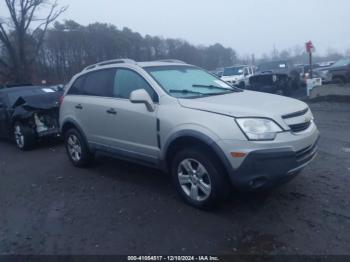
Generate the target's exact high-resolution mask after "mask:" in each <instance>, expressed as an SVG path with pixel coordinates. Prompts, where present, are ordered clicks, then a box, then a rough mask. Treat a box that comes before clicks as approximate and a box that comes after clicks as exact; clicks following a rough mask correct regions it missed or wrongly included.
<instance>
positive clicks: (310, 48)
mask: <svg viewBox="0 0 350 262" xmlns="http://www.w3.org/2000/svg"><path fill="white" fill-rule="evenodd" d="M314 50H315V47H314V45H313V43H312V42H311V41H309V42H307V43H306V52H307V53H308V54H309V65H310V78H311V79H313V68H312V53H313V52H314Z"/></svg>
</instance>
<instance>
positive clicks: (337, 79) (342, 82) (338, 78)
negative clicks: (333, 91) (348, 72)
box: [333, 76, 346, 85]
mask: <svg viewBox="0 0 350 262" xmlns="http://www.w3.org/2000/svg"><path fill="white" fill-rule="evenodd" d="M333 82H334V83H335V84H338V85H345V83H346V81H345V79H344V78H343V77H341V76H336V77H334V80H333Z"/></svg>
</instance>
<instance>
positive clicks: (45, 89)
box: [41, 88, 55, 93]
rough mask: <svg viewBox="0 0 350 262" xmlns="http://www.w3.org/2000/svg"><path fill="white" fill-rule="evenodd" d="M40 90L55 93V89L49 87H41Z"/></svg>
mask: <svg viewBox="0 0 350 262" xmlns="http://www.w3.org/2000/svg"><path fill="white" fill-rule="evenodd" d="M41 90H43V91H44V92H45V93H55V91H54V90H53V89H50V88H43V89H41Z"/></svg>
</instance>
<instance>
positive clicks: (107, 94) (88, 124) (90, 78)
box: [75, 69, 116, 146]
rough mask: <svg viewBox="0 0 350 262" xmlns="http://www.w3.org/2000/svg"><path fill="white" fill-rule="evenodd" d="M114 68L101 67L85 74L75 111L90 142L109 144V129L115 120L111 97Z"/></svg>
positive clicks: (96, 144) (98, 144) (99, 144)
mask: <svg viewBox="0 0 350 262" xmlns="http://www.w3.org/2000/svg"><path fill="white" fill-rule="evenodd" d="M115 71H116V70H115V69H102V70H98V71H93V72H91V73H88V74H86V76H85V79H84V82H83V87H82V95H81V96H79V99H78V100H76V105H75V111H76V115H77V118H78V119H79V121H80V125H81V127H82V128H83V130H84V133H85V135H86V137H87V139H88V142H89V143H90V144H94V145H95V146H103V145H106V146H108V145H109V137H108V134H109V130H110V128H111V125H112V122H113V121H115V118H116V113H115V111H113V105H114V100H113V97H112V91H113V84H114V77H115Z"/></svg>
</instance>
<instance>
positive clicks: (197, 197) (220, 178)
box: [171, 148, 230, 209]
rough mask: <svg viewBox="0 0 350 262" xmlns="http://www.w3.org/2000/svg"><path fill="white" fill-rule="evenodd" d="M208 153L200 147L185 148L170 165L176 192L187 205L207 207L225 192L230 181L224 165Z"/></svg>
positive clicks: (215, 203)
mask: <svg viewBox="0 0 350 262" xmlns="http://www.w3.org/2000/svg"><path fill="white" fill-rule="evenodd" d="M210 155H211V153H210V152H207V151H206V150H203V149H201V148H190V149H184V150H182V151H180V152H179V153H177V154H176V156H175V158H174V161H173V163H172V166H171V173H172V177H173V181H174V184H175V187H176V189H177V191H178V193H179V194H180V195H181V197H182V198H183V199H184V200H185V201H186V202H187V203H188V204H190V205H192V206H194V207H196V208H201V209H208V208H212V207H214V206H216V205H218V204H219V203H220V202H221V201H223V200H224V199H225V197H227V196H228V194H229V191H230V184H229V181H227V177H226V174H225V171H224V169H223V168H222V166H221V163H219V162H218V161H217V160H216V159H215V158H212V157H210Z"/></svg>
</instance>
